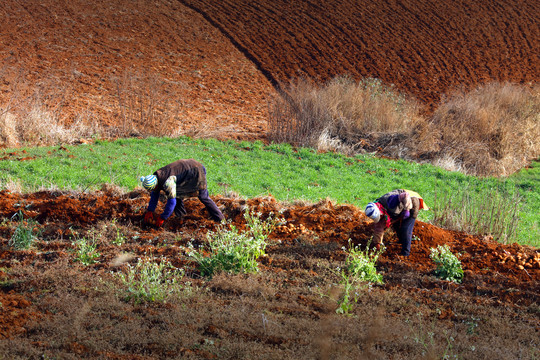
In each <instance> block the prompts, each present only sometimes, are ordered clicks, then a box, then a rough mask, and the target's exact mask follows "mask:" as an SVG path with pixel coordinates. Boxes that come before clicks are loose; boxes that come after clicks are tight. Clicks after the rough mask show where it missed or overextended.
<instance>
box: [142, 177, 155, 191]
mask: <svg viewBox="0 0 540 360" xmlns="http://www.w3.org/2000/svg"><path fill="white" fill-rule="evenodd" d="M141 183H142V186H143V188H145V189H146V190H148V191H152V190H154V189H155V188H156V185H157V177H156V175H148V176H141Z"/></svg>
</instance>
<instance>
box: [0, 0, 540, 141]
mask: <svg viewBox="0 0 540 360" xmlns="http://www.w3.org/2000/svg"><path fill="white" fill-rule="evenodd" d="M0 16H1V18H2V23H1V24H0V64H1V66H0V107H8V108H10V109H14V108H16V107H17V105H18V104H24V103H28V102H29V101H30V99H34V101H39V103H41V104H44V105H47V106H48V107H49V109H50V110H51V111H52V112H53V113H54V115H55V116H56V117H58V118H59V119H60V120H62V121H63V122H66V123H71V122H73V121H75V120H77V119H80V118H83V119H87V120H92V121H95V122H98V123H101V124H105V125H112V126H115V125H116V126H120V125H121V122H122V106H121V103H120V100H119V94H120V93H121V92H122V91H126V90H128V87H129V86H130V84H131V83H130V81H131V82H134V83H136V84H137V86H139V87H140V88H142V89H143V90H146V91H148V92H151V93H155V94H156V95H154V96H155V98H156V100H160V101H163V99H166V100H167V101H170V102H171V103H173V104H176V105H178V104H179V107H178V108H177V107H175V108H174V109H175V112H177V115H178V117H179V120H178V124H177V127H175V128H174V129H171V132H173V131H180V132H184V133H186V132H187V133H189V131H191V132H198V133H199V134H201V132H202V134H205V135H206V136H212V134H213V135H215V134H216V133H219V134H220V136H221V137H228V138H246V139H252V138H260V137H264V134H265V131H266V120H267V98H268V96H269V95H270V94H273V93H274V90H273V88H272V84H274V85H275V84H276V83H277V82H279V81H288V80H289V79H291V78H296V77H299V76H302V77H304V76H305V77H310V78H314V79H318V80H326V79H328V78H331V77H334V76H336V75H344V74H349V75H351V76H353V77H356V78H360V77H376V78H380V79H382V80H383V81H384V82H386V83H389V84H395V85H396V86H397V87H398V88H399V89H401V90H403V91H405V92H408V93H410V94H413V95H414V96H416V97H417V98H418V99H420V100H421V101H422V102H424V103H425V104H426V105H427V107H428V108H433V107H434V106H436V104H437V103H438V101H439V99H440V98H441V96H443V95H444V94H447V93H448V92H450V91H451V90H452V89H453V88H458V87H459V88H461V87H465V88H467V87H470V86H474V85H476V84H479V83H484V82H487V81H493V80H498V81H512V82H516V83H529V82H536V81H538V79H539V76H540V62H539V61H538V59H539V56H540V41H539V39H540V28H539V26H540V24H539V22H538V18H540V6H539V5H538V2H537V1H535V0H525V1H506V0H496V1H492V0H480V1H476V0H462V1H457V2H456V1H454V2H448V1H435V2H434V1H429V0H406V1H391V0H384V1H376V2H373V1H351V0H341V1H338V0H335V1H323V2H321V1H314V0H301V1H285V0H279V1H266V0H256V1H252V0H249V1H248V0H224V1H213V0H201V1H199V0H197V1H194V0H193V1H192V0H183V1H177V0H155V1H132V0H114V1H110V0H96V1H91V2H88V1H83V0H73V1H58V0H39V1H38V0H26V1H16V0H3V1H2V2H1V3H0ZM124 110H125V109H124Z"/></svg>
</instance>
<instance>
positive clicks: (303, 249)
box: [0, 0, 540, 359]
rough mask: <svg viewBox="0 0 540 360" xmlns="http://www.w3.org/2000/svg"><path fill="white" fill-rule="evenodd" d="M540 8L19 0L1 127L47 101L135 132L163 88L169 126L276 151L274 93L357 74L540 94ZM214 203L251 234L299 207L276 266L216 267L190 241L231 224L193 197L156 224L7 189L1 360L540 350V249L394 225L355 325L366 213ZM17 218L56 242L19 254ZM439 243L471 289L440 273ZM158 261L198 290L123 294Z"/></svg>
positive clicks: (72, 198) (275, 237) (75, 197)
mask: <svg viewBox="0 0 540 360" xmlns="http://www.w3.org/2000/svg"><path fill="white" fill-rule="evenodd" d="M538 18H540V6H539V5H538V3H537V1H532V0H526V1H502V0H497V1H488V0H480V1H472V0H464V1H455V2H442V1H438V2H437V1H435V2H433V1H427V0H414V1H389V0H388V1H387V0H383V1H378V2H369V1H364V2H358V1H350V0H343V1H326V2H317V1H307V0H304V1H294V2H290V1H281V0H279V1H271V2H268V1H262V0H256V1H246V0H235V1H229V0H223V1H209V0H208V1H206V0H201V1H192V0H183V1H175V0H161V1H158V0H156V1H147V0H144V1H143V0H113V1H111V0H95V1H91V2H89V1H82V0H72V1H69V2H68V1H61V0H56V1H54V0H40V1H37V0H25V1H17V0H3V1H1V2H0V19H1V23H0V117H1V116H2V115H3V114H4V112H6V111H7V112H14V113H17V111H21V113H23V112H22V110H21V109H22V108H24V107H25V106H27V105H28V104H33V105H35V106H36V107H37V108H40V109H47V110H48V111H49V112H50V114H51V116H53V117H55V118H57V119H58V121H59V122H60V123H62V124H66V125H69V124H72V123H75V122H77V121H86V122H88V123H97V124H100V125H103V126H109V127H111V128H122V127H125V126H127V125H129V124H126V121H127V119H126V113H127V112H130V111H131V112H133V111H134V107H136V106H134V105H133V104H131V105H130V104H128V103H126V101H127V100H130V99H131V100H133V101H135V103H134V104H137V99H138V96H145V97H146V98H147V99H150V100H153V101H156V102H159V104H160V106H161V108H160V109H159V110H160V111H166V110H168V111H171V112H174V113H175V114H176V115H175V116H176V117H175V122H174V123H172V124H169V123H168V124H167V126H170V129H169V130H170V131H169V132H170V134H171V135H175V134H179V133H184V134H188V135H193V136H207V137H217V138H234V139H248V140H253V139H264V138H265V136H266V135H265V134H266V128H267V124H266V121H267V100H268V98H269V97H271V96H274V95H275V93H276V91H275V88H274V87H275V86H276V85H277V84H279V83H280V82H287V81H289V80H290V79H293V78H296V77H310V78H313V79H315V80H321V81H323V80H326V79H329V78H332V77H333V76H336V75H344V74H349V75H351V76H353V77H355V78H361V77H376V78H379V79H381V80H383V81H384V82H385V83H389V84H394V85H395V86H396V87H397V88H398V89H400V90H402V91H404V92H406V93H409V94H411V95H413V96H415V97H416V98H418V99H419V100H420V101H421V102H422V103H423V104H424V105H425V108H426V110H427V111H428V112H429V111H430V110H433V109H434V108H435V107H436V106H437V104H438V102H439V101H440V99H441V98H443V97H444V96H445V95H446V94H449V93H450V92H451V91H453V90H454V89H456V88H462V87H463V88H470V87H473V86H475V85H477V84H480V83H484V82H488V81H493V80H497V81H511V82H515V83H521V84H528V83H531V82H536V81H537V80H538V78H539V75H540V62H539V61H538V58H539V55H540V42H539V39H540V37H539V34H540V25H539V22H538V20H537V19H538ZM126 94H127V95H126ZM146 110H148V111H150V110H152V111H153V110H155V109H153V108H149V109H146ZM156 126H159V124H156ZM2 136H5V134H2ZM214 199H215V201H216V203H217V204H218V205H219V206H220V207H221V208H222V209H223V212H224V214H225V215H226V217H227V219H229V220H230V221H231V224H233V225H235V226H237V227H238V228H239V229H244V228H245V221H244V218H243V211H244V209H245V208H246V206H247V207H249V208H250V209H253V210H255V211H259V212H261V214H262V216H263V217H266V216H268V215H269V213H270V212H271V211H273V212H274V213H276V212H278V211H282V216H283V217H284V219H285V220H286V224H285V226H282V227H279V228H277V229H275V231H274V232H273V233H272V234H271V235H270V237H269V245H268V247H267V249H266V253H267V254H266V256H264V257H262V258H260V259H259V272H258V273H255V274H249V275H244V274H240V275H226V274H218V275H216V276H214V277H213V278H211V279H210V278H203V277H201V276H200V273H199V270H198V269H197V266H196V264H195V263H194V262H193V261H192V260H191V258H190V257H189V256H188V253H189V251H190V250H189V247H188V245H189V244H190V243H191V244H194V245H201V244H206V243H207V241H208V240H207V238H206V234H207V232H208V231H214V230H216V224H215V223H213V222H211V221H210V220H209V219H208V216H207V213H206V210H205V209H204V208H203V207H202V205H201V204H200V203H199V202H198V201H197V200H196V199H195V200H191V199H190V200H188V201H186V207H187V209H188V212H189V213H188V215H187V216H186V217H185V218H184V219H177V218H175V217H172V218H171V219H169V220H168V221H167V222H166V223H165V226H164V228H163V229H154V228H152V227H146V226H144V225H142V222H141V220H142V215H143V213H144V209H145V208H146V205H147V203H148V200H149V198H148V195H147V194H146V193H143V192H138V191H134V192H130V193H127V194H122V193H117V192H115V191H113V190H110V189H109V190H107V189H104V190H103V191H100V192H95V193H75V192H73V193H72V192H38V193H33V194H17V193H10V192H8V191H6V190H4V191H1V192H0V359H87V358H88V359H175V358H178V359H189V358H195V359H276V358H280V359H357V358H360V359H411V358H412V359H417V358H421V359H437V358H443V357H445V356H447V357H448V358H454V356H457V358H462V359H537V358H539V357H540V352H539V350H538V349H539V340H538V339H539V338H540V305H539V294H540V282H539V276H540V269H539V263H538V259H539V256H540V255H539V250H538V249H532V248H528V247H523V246H519V245H516V244H513V245H503V244H498V243H495V242H493V241H492V240H491V239H489V238H483V237H478V236H471V235H467V234H464V233H459V232H453V231H448V230H445V229H440V228H437V227H435V226H432V225H430V224H426V223H422V222H417V224H416V226H415V229H414V234H415V236H416V237H417V238H418V239H420V240H417V241H414V242H413V245H412V254H411V256H410V257H409V258H400V257H399V256H398V255H397V254H398V253H399V250H400V245H399V244H398V243H397V239H396V236H395V234H393V233H391V232H390V233H388V234H386V236H385V243H386V245H387V250H386V252H384V253H383V254H382V255H381V257H380V258H379V259H378V261H377V269H378V271H379V272H380V273H381V274H382V275H383V279H384V284H382V285H371V286H368V285H364V286H362V287H358V288H355V289H354V291H352V293H351V300H350V303H351V304H352V307H351V309H350V312H349V314H348V315H342V314H337V313H336V309H337V308H338V303H339V299H341V297H342V295H343V293H344V287H343V285H342V284H340V280H341V278H340V276H339V275H338V270H337V268H339V267H343V265H344V260H345V257H346V254H347V252H346V250H345V249H344V247H345V248H347V247H348V246H349V239H350V240H351V242H352V244H355V245H359V246H361V247H362V248H364V247H365V246H366V245H367V242H368V239H369V238H370V234H371V233H370V227H371V223H370V221H369V220H368V219H367V218H366V217H365V216H364V215H363V212H362V211H361V210H360V209H357V208H355V207H353V206H350V205H345V204H342V205H339V204H335V203H332V202H330V201H321V202H320V203H317V204H304V203H291V204H283V203H278V202H276V201H275V200H274V199H273V198H272V197H270V196H269V197H265V198H256V199H247V200H244V199H239V198H227V197H223V196H216V197H214ZM19 211H21V212H22V213H23V214H24V216H23V218H22V219H21V218H20V217H19V216H18V215H17V214H19ZM18 228H21V229H25V228H28V229H30V231H31V233H32V234H33V235H35V236H36V237H37V240H36V241H35V243H34V246H33V247H32V248H31V249H30V250H15V249H14V248H13V246H12V244H11V241H12V239H13V238H14V234H15V232H16V231H17V229H18ZM81 239H88V240H90V239H93V240H95V241H96V244H97V252H98V253H99V256H98V257H97V259H96V260H97V262H96V263H95V264H91V265H89V266H84V265H83V264H81V262H80V261H77V252H76V249H77V247H76V245H75V244H76V242H77V241H80V240H81ZM115 243H116V244H115ZM442 244H448V245H449V246H450V248H451V250H452V252H453V253H454V254H459V258H460V260H461V262H462V265H463V269H464V270H465V274H464V279H463V282H462V283H461V284H456V283H453V282H449V281H442V280H439V279H438V278H436V277H435V276H434V275H433V271H434V269H435V265H434V263H433V262H432V261H431V259H430V257H429V254H430V249H431V248H433V247H436V246H437V245H442ZM139 258H153V259H154V260H153V261H156V262H160V261H165V260H167V261H169V262H170V263H171V264H172V265H173V266H174V267H176V268H178V269H185V272H186V274H185V276H184V277H183V278H182V279H181V280H180V282H181V284H182V285H184V287H185V289H186V290H185V291H184V292H183V293H181V294H176V295H175V296H173V297H170V298H168V299H167V301H166V302H165V303H161V302H150V303H142V304H137V303H135V302H134V301H133V300H127V301H126V300H125V299H124V295H125V291H126V289H125V286H123V284H122V283H121V282H120V281H119V280H118V274H120V273H126V272H127V271H128V269H129V266H130V265H131V266H133V265H135V264H136V263H137V259H139ZM354 297H356V300H357V302H354V301H353V300H352V298H354Z"/></svg>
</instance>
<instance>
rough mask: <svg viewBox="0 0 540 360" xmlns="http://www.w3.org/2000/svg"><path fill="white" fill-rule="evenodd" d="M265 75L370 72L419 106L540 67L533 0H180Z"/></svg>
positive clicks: (534, 74)
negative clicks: (449, 0)
mask: <svg viewBox="0 0 540 360" xmlns="http://www.w3.org/2000/svg"><path fill="white" fill-rule="evenodd" d="M183 2H184V3H186V4H188V5H189V6H191V7H192V8H193V9H196V10H197V11H199V12H200V13H202V14H203V15H204V16H205V18H207V19H208V20H209V21H211V23H212V24H214V25H215V26H216V27H218V28H219V29H221V30H222V31H223V33H225V34H227V36H228V37H229V38H230V39H231V40H232V41H233V42H234V43H235V44H236V45H237V47H238V48H240V49H242V50H243V51H244V52H245V53H246V55H247V56H248V57H249V58H252V59H253V60H254V62H255V63H256V64H257V65H258V67H259V68H260V69H261V71H263V73H264V74H265V75H266V76H267V77H268V78H269V79H270V80H271V81H272V82H277V81H287V80H289V79H291V78H295V77H298V76H305V77H309V78H313V79H317V80H327V79H329V78H332V77H334V76H336V75H344V74H349V75H351V76H353V77H355V78H361V77H374V78H379V79H381V80H383V81H384V82H385V83H388V84H395V85H396V86H397V88H398V89H400V90H402V91H404V92H407V93H410V94H412V95H414V96H415V97H416V98H418V99H420V100H421V101H423V102H424V103H425V104H428V105H432V106H433V105H435V104H437V102H438V101H439V100H440V98H441V96H442V95H444V94H446V93H448V92H450V91H452V90H453V89H455V88H461V87H464V88H468V87H470V86H473V85H477V84H479V83H484V82H486V81H495V80H497V81H511V82H516V83H528V82H534V81H537V80H538V78H539V76H540V61H539V56H540V24H539V22H538V18H539V17H540V6H539V5H538V2H536V1H532V0H528V1H505V0H496V1H491V0H480V1H470V0H462V1H453V2H448V1H430V0H404V1H395V0H383V1H375V2H373V1H352V0H334V1H315V0H301V1H294V2H291V1H286V0H277V1H271V2H268V1H263V0H259V1H251V0H225V1H211V0H202V1H199V0H197V1H195V0H184V1H183Z"/></svg>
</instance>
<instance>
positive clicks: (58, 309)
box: [0, 188, 540, 359]
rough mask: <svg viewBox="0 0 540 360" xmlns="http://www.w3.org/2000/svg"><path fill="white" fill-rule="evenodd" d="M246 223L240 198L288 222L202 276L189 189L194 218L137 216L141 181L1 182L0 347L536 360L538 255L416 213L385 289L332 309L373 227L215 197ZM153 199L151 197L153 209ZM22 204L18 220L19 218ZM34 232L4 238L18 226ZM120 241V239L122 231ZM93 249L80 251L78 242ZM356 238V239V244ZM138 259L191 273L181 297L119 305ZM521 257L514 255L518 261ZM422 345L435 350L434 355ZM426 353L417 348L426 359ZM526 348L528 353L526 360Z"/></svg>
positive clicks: (387, 261) (91, 353) (103, 353)
mask: <svg viewBox="0 0 540 360" xmlns="http://www.w3.org/2000/svg"><path fill="white" fill-rule="evenodd" d="M214 200H215V202H216V204H217V205H218V206H219V207H220V208H221V209H222V211H223V213H224V215H225V216H226V218H227V219H228V221H229V222H230V225H234V226H235V227H236V228H238V229H239V230H240V231H242V230H244V229H245V228H246V221H245V219H244V215H243V214H244V211H245V209H246V208H248V209H250V210H252V211H254V212H258V213H260V217H261V218H262V219H266V218H268V217H269V216H271V214H281V215H280V216H281V217H282V218H283V219H284V220H285V222H284V223H283V224H281V225H280V226H278V227H276V228H275V230H274V231H273V232H272V233H271V234H270V236H269V238H268V247H267V249H266V255H265V256H263V257H262V258H260V259H259V272H258V273H254V274H239V275H227V274H217V275H215V276H214V277H213V278H208V277H201V276H200V272H199V270H198V267H197V263H196V262H195V261H194V260H193V258H191V257H190V256H189V252H190V251H192V250H191V249H190V244H192V245H193V246H194V247H195V248H197V247H198V246H200V245H205V244H206V245H207V244H208V238H207V237H206V234H207V233H208V232H209V231H215V230H216V226H217V224H216V223H215V222H213V221H211V220H210V219H209V216H208V213H207V211H206V209H205V208H204V206H203V205H202V204H201V203H200V202H199V201H198V200H197V199H196V198H195V199H187V200H186V208H187V210H188V215H187V216H185V217H184V218H182V219H180V218H176V217H174V216H173V217H171V218H169V219H168V220H167V221H166V223H165V225H164V227H163V228H161V229H156V228H153V227H149V226H146V225H144V224H143V222H142V217H143V214H144V212H145V209H146V205H147V203H148V201H149V196H148V194H147V193H146V192H143V191H133V192H129V193H125V194H121V193H118V192H116V191H115V190H114V189H110V188H104V189H103V190H101V191H98V192H94V193H74V192H38V193H33V194H25V195H23V194H16V193H10V192H8V191H2V192H1V193H0V218H1V219H2V225H1V226H0V236H1V238H0V270H1V272H0V280H1V281H0V284H1V290H0V303H1V304H2V305H1V307H0V311H1V312H2V316H1V318H0V319H1V320H0V337H1V340H0V353H4V354H6V355H5V358H9V359H12V358H42V357H41V356H44V357H43V358H61V359H64V358H104V359H161V358H179V359H180V358H205V359H213V358H218V359H223V358H228V359H239V358H244V359H255V358H257V359H273V358H277V357H283V358H287V359H300V358H303V359H314V358H328V359H330V358H332V359H337V358H339V359H351V358H392V359H406V358H441V357H442V355H443V354H445V353H446V354H459V356H460V357H463V358H468V359H471V358H489V357H491V358H496V359H499V358H520V357H521V358H533V357H532V356H535V354H537V351H538V338H539V333H540V317H539V311H540V308H539V305H538V304H539V301H540V281H539V280H540V252H539V251H538V250H537V249H533V248H529V247H524V246H519V245H517V244H513V245H503V244H500V243H497V242H494V241H492V240H490V239H488V238H481V237H478V236H471V235H467V234H464V233H460V232H454V231H448V230H444V229H440V228H437V227H435V226H433V225H430V224H427V223H423V222H421V221H418V222H417V223H416V225H415V227H414V235H415V239H416V238H417V239H419V240H415V241H414V242H413V244H412V254H411V256H410V257H407V258H404V257H400V256H399V255H398V254H399V251H400V245H399V244H398V242H397V238H396V235H395V234H394V233H392V232H391V231H389V232H387V234H386V236H385V242H386V245H387V249H386V251H385V252H383V253H382V255H381V256H380V257H379V259H378V261H377V270H378V272H379V273H380V274H382V276H383V279H384V284H381V285H368V284H364V285H361V286H358V287H355V289H354V293H355V295H354V296H356V297H357V303H354V302H353V300H351V303H352V304H353V307H352V308H351V310H350V311H349V313H348V315H340V314H337V313H336V309H337V308H338V302H339V299H341V297H342V295H343V292H344V288H343V286H342V285H341V284H340V277H339V276H338V270H337V269H338V268H339V267H343V266H344V261H345V257H346V254H347V251H346V249H347V248H348V247H349V246H350V245H358V246H360V247H361V248H362V249H365V248H366V246H367V245H368V241H369V238H370V236H371V227H372V222H371V220H370V219H368V218H366V216H365V215H364V213H363V211H361V210H360V209H358V208H356V207H354V206H352V205H346V204H344V205H339V204H335V203H333V202H331V201H328V200H323V201H320V202H319V203H316V204H309V203H300V202H298V203H279V202H277V201H276V200H275V199H274V198H273V197H271V196H267V197H261V198H253V199H241V198H227V197H222V196H216V197H214ZM159 211H161V207H158V212H159ZM21 213H23V214H24V215H23V216H22V217H21V215H20V214H21ZM19 227H25V228H29V229H31V232H32V234H34V235H35V236H36V237H37V240H36V241H35V243H34V245H33V247H32V248H31V249H30V250H15V249H14V248H13V246H12V244H11V243H10V240H11V239H13V237H14V233H15V231H16V229H17V228H19ZM120 237H121V239H123V241H121V242H118V241H117V242H116V244H115V241H116V240H117V239H119V238H120ZM81 239H87V240H92V239H93V240H94V241H95V244H96V245H97V249H96V252H97V254H99V255H98V257H97V258H96V262H95V263H94V264H90V265H88V266H84V265H83V264H81V262H80V261H77V259H78V257H77V246H76V243H77V241H80V240H81ZM349 240H350V243H349ZM443 244H447V245H449V247H450V249H451V251H452V253H454V254H458V256H459V259H460V260H461V263H462V266H463V269H464V272H465V275H464V278H463V282H462V283H461V284H457V283H453V282H450V281H444V280H440V279H438V278H437V277H436V276H435V275H434V270H435V263H434V262H433V261H432V260H431V259H430V257H429V255H430V249H431V248H435V247H437V246H438V245H443ZM139 258H151V259H153V260H152V261H156V262H163V261H168V262H169V263H170V264H172V265H173V266H174V267H176V268H181V269H184V270H185V276H184V277H183V278H181V284H183V285H184V288H185V289H186V290H185V291H184V292H182V293H179V294H174V296H172V297H170V298H168V299H167V301H166V302H164V303H162V302H154V303H153V302H149V303H142V304H137V303H136V302H135V301H134V300H126V299H125V292H126V286H125V285H123V284H121V283H120V282H119V281H118V273H120V272H126V271H127V269H128V266H129V265H128V264H131V266H134V265H135V264H136V263H137V260H138V259H139ZM520 264H523V265H521V266H520ZM430 354H431V355H430ZM428 355H429V356H432V357H426V356H428ZM529 356H531V357H529Z"/></svg>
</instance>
